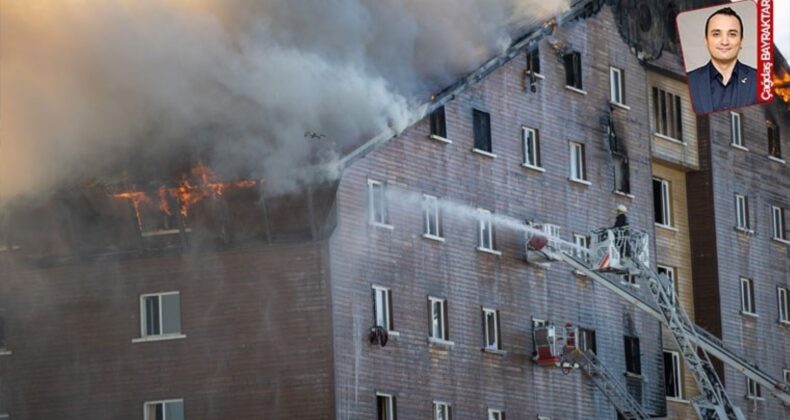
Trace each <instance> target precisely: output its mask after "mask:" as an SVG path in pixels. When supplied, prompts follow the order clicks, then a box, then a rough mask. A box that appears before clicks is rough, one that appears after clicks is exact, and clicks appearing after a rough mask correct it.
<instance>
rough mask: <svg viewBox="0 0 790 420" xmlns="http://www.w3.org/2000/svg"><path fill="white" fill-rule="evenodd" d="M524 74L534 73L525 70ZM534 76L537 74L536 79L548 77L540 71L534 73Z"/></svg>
mask: <svg viewBox="0 0 790 420" xmlns="http://www.w3.org/2000/svg"><path fill="white" fill-rule="evenodd" d="M524 74H525V75H526V76H527V77H529V76H530V75H533V73H532V72H531V71H529V70H524ZM534 76H535V78H536V79H541V80H543V79H545V78H546V76H544V75H542V74H540V73H534Z"/></svg>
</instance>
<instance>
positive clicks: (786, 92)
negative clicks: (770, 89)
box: [773, 71, 790, 102]
mask: <svg viewBox="0 0 790 420" xmlns="http://www.w3.org/2000/svg"><path fill="white" fill-rule="evenodd" d="M773 82H774V93H776V96H778V97H780V98H781V99H782V101H784V102H790V73H787V72H784V71H783V72H782V75H781V76H779V75H777V74H774V75H773Z"/></svg>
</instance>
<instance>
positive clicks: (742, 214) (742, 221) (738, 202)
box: [735, 194, 749, 229]
mask: <svg viewBox="0 0 790 420" xmlns="http://www.w3.org/2000/svg"><path fill="white" fill-rule="evenodd" d="M735 227H737V228H739V229H749V200H748V199H747V198H746V196H745V195H741V194H735Z"/></svg>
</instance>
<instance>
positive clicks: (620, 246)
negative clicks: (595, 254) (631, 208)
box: [612, 204, 631, 258]
mask: <svg viewBox="0 0 790 420" xmlns="http://www.w3.org/2000/svg"><path fill="white" fill-rule="evenodd" d="M626 213H628V208H626V207H625V206H624V205H622V204H620V205H618V206H617V218H616V219H615V220H614V226H612V230H613V231H614V238H615V241H616V243H617V250H618V251H620V256H621V257H626V258H628V257H630V256H631V246H630V244H629V243H628V236H629V235H628V234H629V228H628V216H626Z"/></svg>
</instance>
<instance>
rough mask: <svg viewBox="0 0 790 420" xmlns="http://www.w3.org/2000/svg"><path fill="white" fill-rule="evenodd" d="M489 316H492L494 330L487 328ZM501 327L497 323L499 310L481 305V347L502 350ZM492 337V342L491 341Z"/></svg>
mask: <svg viewBox="0 0 790 420" xmlns="http://www.w3.org/2000/svg"><path fill="white" fill-rule="evenodd" d="M489 317H493V321H494V322H493V326H494V331H491V330H490V329H489V324H488V321H489ZM501 337H502V335H501V327H500V323H499V310H497V309H493V308H487V307H483V349H484V350H493V351H498V350H502V340H501ZM492 339H493V343H492V342H491V341H492Z"/></svg>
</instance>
